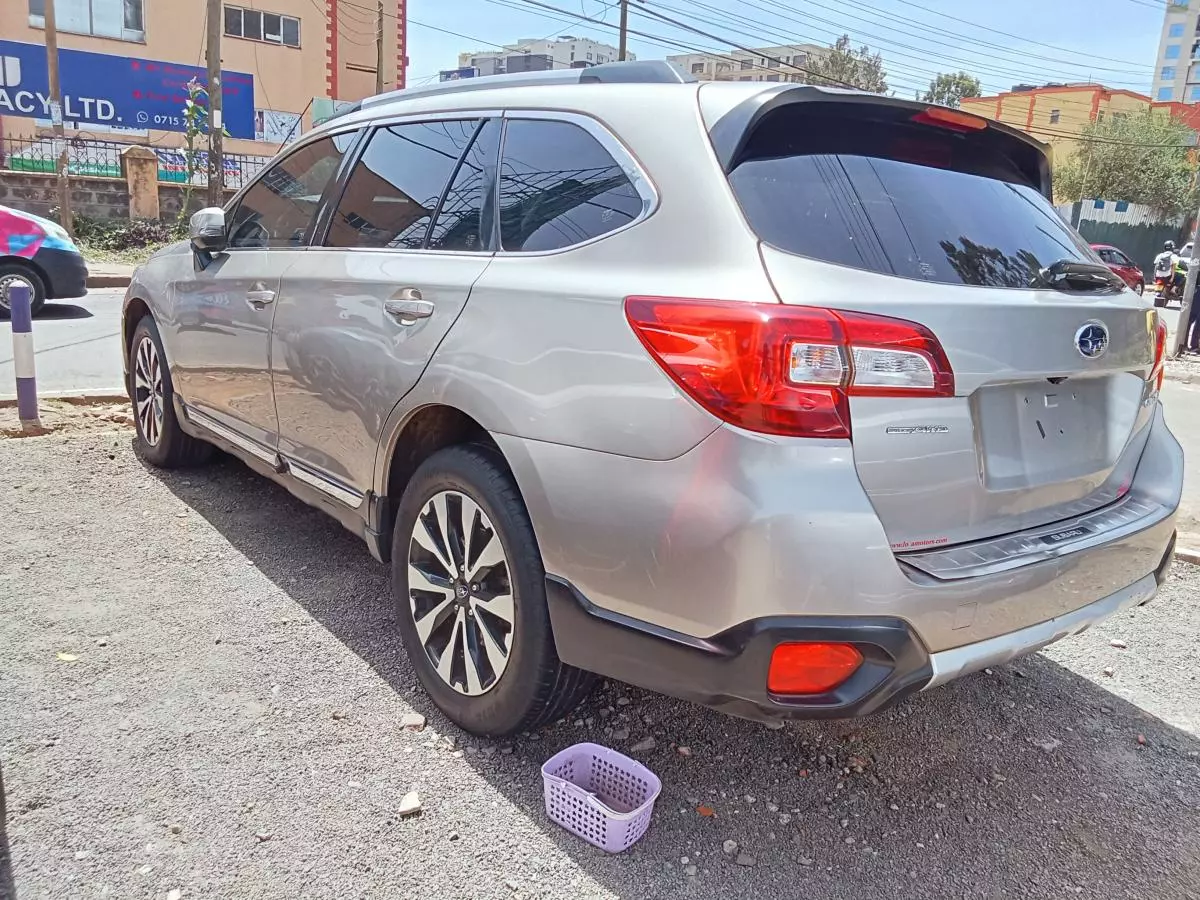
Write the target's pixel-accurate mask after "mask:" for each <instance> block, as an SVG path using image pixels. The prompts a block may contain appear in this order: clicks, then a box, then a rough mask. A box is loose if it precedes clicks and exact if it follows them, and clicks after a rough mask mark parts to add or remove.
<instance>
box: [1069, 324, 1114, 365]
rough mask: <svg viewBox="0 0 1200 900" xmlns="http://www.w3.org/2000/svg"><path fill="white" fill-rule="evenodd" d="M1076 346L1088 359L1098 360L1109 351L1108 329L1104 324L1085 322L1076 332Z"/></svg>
mask: <svg viewBox="0 0 1200 900" xmlns="http://www.w3.org/2000/svg"><path fill="white" fill-rule="evenodd" d="M1075 346H1076V347H1077V348H1078V349H1079V353H1080V354H1081V355H1082V356H1084V357H1086V358H1087V359H1098V358H1099V357H1101V356H1103V355H1104V353H1105V351H1106V350H1108V328H1107V327H1105V325H1104V323H1103V322H1085V323H1084V324H1083V327H1081V328H1080V329H1079V330H1078V331H1077V332H1075Z"/></svg>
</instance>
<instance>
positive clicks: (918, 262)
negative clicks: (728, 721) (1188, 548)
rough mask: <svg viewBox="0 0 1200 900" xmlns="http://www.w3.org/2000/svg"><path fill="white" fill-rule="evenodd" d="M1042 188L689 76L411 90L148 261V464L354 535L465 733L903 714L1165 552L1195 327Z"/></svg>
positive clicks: (1008, 149) (1141, 591) (1042, 178)
mask: <svg viewBox="0 0 1200 900" xmlns="http://www.w3.org/2000/svg"><path fill="white" fill-rule="evenodd" d="M1049 196H1050V172H1049V166H1048V162H1047V157H1046V154H1045V152H1044V148H1043V147H1042V145H1040V144H1038V143H1036V142H1034V141H1032V140H1031V139H1030V138H1029V137H1027V136H1026V135H1024V134H1021V133H1019V132H1017V131H1014V130H1011V129H1009V128H1006V127H1005V126H1003V125H999V124H997V123H994V122H989V121H986V120H984V119H980V118H977V117H975V116H972V115H967V114H964V113H962V112H959V111H955V110H949V109H945V108H941V107H934V106H928V105H925V104H919V103H912V102H907V101H902V100H897V99H894V98H888V97H880V96H875V95H868V94H859V93H853V92H844V91H835V90H826V89H822V88H818V87H811V86H805V85H792V84H763V83H717V84H703V85H701V84H696V83H689V82H688V81H687V80H686V79H685V78H684V77H683V76H680V75H679V74H678V73H676V72H675V70H673V69H671V68H670V67H668V66H667V65H666V64H652V63H622V64H611V65H602V66H597V67H595V68H591V69H586V70H571V71H567V72H555V73H532V74H528V75H524V76H499V77H495V78H481V79H477V80H474V81H469V82H456V83H453V84H448V85H439V86H434V87H431V88H423V89H414V90H407V91H400V92H397V93H393V94H386V95H382V96H379V97H374V98H371V99H369V100H366V101H363V102H362V103H361V104H360V106H359V108H357V109H355V110H352V111H350V112H348V113H346V114H343V115H341V116H340V117H338V118H337V119H335V120H333V121H331V122H329V123H326V124H325V125H323V126H321V127H319V128H317V129H315V130H314V131H312V132H311V133H310V134H308V135H306V136H305V137H304V138H303V139H301V140H300V141H298V142H297V143H296V144H294V145H293V146H290V147H288V148H286V149H284V150H283V151H282V152H281V153H280V155H279V156H278V157H277V158H276V159H275V160H274V161H273V162H272V163H271V164H270V165H269V166H267V167H266V169H265V170H264V171H263V172H262V173H261V174H260V175H259V176H258V177H257V178H256V179H255V180H254V181H253V183H251V184H249V185H248V186H247V187H246V188H245V189H243V190H242V191H241V192H240V193H239V194H238V195H237V196H235V197H234V198H233V199H232V200H231V201H230V202H229V203H228V205H227V206H226V207H225V209H224V210H221V209H208V210H203V211H201V212H199V213H197V214H196V216H195V217H194V218H193V221H192V239H191V241H190V242H188V243H184V244H180V245H177V246H174V247H171V248H168V249H166V250H164V251H162V252H161V253H159V254H157V255H156V256H155V257H154V258H153V259H151V260H150V261H149V262H148V263H147V264H146V265H145V266H144V267H143V268H141V269H140V271H139V272H138V274H137V276H136V278H135V279H134V281H133V284H132V285H131V286H130V289H129V293H128V297H127V299H126V303H125V310H124V340H125V351H126V359H127V372H128V379H127V381H128V390H129V394H130V398H131V400H132V402H133V406H134V409H135V411H136V420H137V429H138V436H137V444H138V448H139V450H140V452H141V454H142V455H143V456H144V457H145V459H146V460H148V461H149V462H150V463H152V464H154V465H157V466H162V467H167V468H169V467H175V466H183V465H194V464H199V463H201V462H203V461H204V460H205V459H206V458H208V456H209V454H210V451H211V449H212V447H214V446H215V447H219V448H220V449H222V450H223V451H225V452H227V453H230V454H233V455H234V456H236V457H238V458H239V459H241V460H242V461H244V462H245V464H246V465H248V466H250V467H252V468H253V469H255V470H257V471H258V472H261V473H262V474H263V475H265V476H267V477H268V478H271V479H273V480H275V481H276V482H278V483H279V484H281V485H283V486H284V487H286V488H287V489H288V490H289V491H291V492H292V493H293V494H295V495H296V496H297V497H299V498H301V499H302V500H304V501H305V502H307V503H309V504H312V505H313V506H316V507H318V508H320V509H322V510H325V511H326V512H328V513H329V514H331V515H332V516H334V517H335V518H336V519H337V520H338V521H340V522H341V523H342V524H343V525H344V526H345V527H346V528H348V529H350V530H351V531H353V532H354V533H356V534H359V535H361V536H362V538H363V539H364V541H365V542H366V544H367V547H368V548H369V550H370V552H371V553H372V554H373V555H374V556H375V557H376V558H377V559H379V560H380V561H381V562H385V563H390V565H391V571H392V583H393V590H394V593H395V604H396V622H397V624H398V626H399V629H400V633H401V635H402V636H403V640H404V644H405V646H406V648H407V651H408V654H409V656H410V658H411V662H412V666H413V668H414V669H415V671H416V674H417V676H418V678H419V679H420V681H421V683H422V684H423V685H424V687H425V688H426V690H427V691H428V692H429V694H430V696H431V697H432V698H433V700H434V702H435V703H436V704H437V705H438V706H439V707H440V708H441V709H442V710H443V711H444V712H445V713H446V715H448V716H449V717H450V718H451V719H452V720H454V721H455V722H456V723H458V724H459V725H460V726H462V727H463V728H465V729H467V730H468V731H471V732H476V733H480V734H491V735H501V734H508V733H511V732H515V731H520V730H524V729H528V728H531V727H534V726H537V725H538V724H540V723H543V722H546V721H548V720H552V719H555V718H557V717H560V716H563V715H565V714H566V713H567V712H568V711H569V710H570V709H571V708H572V706H574V705H575V704H576V703H577V702H578V701H579V700H580V699H581V698H582V697H583V696H584V695H585V694H586V692H587V691H588V689H589V687H590V686H591V684H592V683H593V681H594V680H595V678H596V676H597V675H601V676H609V677H612V678H617V679H620V680H623V681H626V682H631V683H633V684H637V685H641V686H643V687H646V688H651V689H653V690H656V691H661V692H664V693H666V694H670V695H674V696H676V697H680V698H684V699H687V700H691V701H694V702H697V703H701V704H705V705H707V706H711V707H714V708H716V709H720V710H723V711H725V712H728V713H731V714H734V715H738V716H743V717H747V718H751V719H757V720H763V721H773V720H776V719H780V718H788V717H800V718H803V717H846V716H855V715H862V714H867V713H871V712H873V711H875V710H879V709H880V708H882V707H884V706H886V705H888V704H891V703H894V702H896V701H897V700H899V699H900V698H902V697H904V696H906V695H908V694H910V693H912V692H914V691H919V690H922V689H925V688H929V687H933V686H935V685H938V684H941V683H943V682H945V681H947V680H949V679H952V678H955V677H957V676H959V675H962V674H964V673H967V672H971V671H974V670H977V669H981V668H983V667H984V666H988V665H993V664H996V663H1002V662H1004V661H1005V660H1008V659H1011V658H1013V657H1015V656H1018V655H1019V654H1023V653H1029V652H1031V651H1034V650H1036V649H1038V648H1039V647H1043V646H1045V645H1046V644H1048V643H1050V642H1051V641H1055V640H1057V639H1059V638H1061V637H1064V636H1066V635H1069V634H1072V633H1074V632H1078V631H1080V630H1082V629H1084V628H1086V627H1088V626H1089V625H1091V624H1092V623H1094V622H1096V621H1098V620H1100V619H1102V618H1104V617H1105V616H1109V615H1112V614H1113V613H1115V612H1117V611H1119V610H1122V609H1126V608H1128V607H1131V606H1134V605H1136V604H1141V603H1144V602H1146V601H1147V600H1149V599H1150V598H1151V597H1152V596H1153V595H1154V593H1155V590H1156V587H1157V585H1158V584H1159V583H1160V582H1161V581H1162V579H1163V577H1164V573H1165V571H1166V569H1167V567H1168V566H1169V565H1170V562H1171V558H1172V554H1173V549H1174V517H1175V511H1176V507H1177V505H1178V503H1179V497H1180V491H1181V485H1182V480H1183V454H1182V451H1181V450H1180V447H1179V444H1178V443H1177V442H1176V441H1175V439H1174V438H1173V437H1172V435H1171V433H1170V432H1169V431H1168V430H1167V427H1166V425H1165V423H1164V421H1163V413H1162V408H1161V406H1160V403H1159V388H1160V386H1161V382H1162V377H1163V356H1164V350H1165V346H1164V345H1165V339H1166V331H1165V328H1164V326H1163V324H1162V323H1161V321H1160V320H1159V319H1158V317H1157V314H1156V312H1155V311H1154V310H1153V309H1151V308H1148V307H1147V305H1146V304H1145V303H1143V302H1142V300H1141V299H1140V298H1139V297H1138V295H1137V294H1135V293H1133V292H1131V291H1129V290H1127V289H1126V288H1125V287H1124V286H1123V285H1122V283H1121V282H1120V280H1119V279H1117V278H1116V277H1115V276H1113V275H1112V274H1111V272H1110V271H1109V270H1108V268H1107V267H1106V266H1104V265H1103V264H1102V263H1101V262H1100V261H1099V260H1098V259H1097V258H1096V257H1095V256H1094V255H1093V254H1092V252H1091V250H1090V249H1089V248H1088V246H1087V244H1086V243H1085V242H1084V241H1083V240H1082V239H1081V238H1080V237H1079V235H1078V234H1076V233H1075V232H1074V231H1072V230H1071V229H1070V228H1069V227H1068V226H1067V225H1066V224H1064V223H1063V221H1062V220H1061V219H1060V218H1059V217H1058V215H1057V214H1056V213H1055V211H1054V209H1053V208H1052V206H1051V204H1050V201H1049V200H1048V197H1049Z"/></svg>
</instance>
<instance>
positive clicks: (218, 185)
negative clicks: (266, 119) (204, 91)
mask: <svg viewBox="0 0 1200 900" xmlns="http://www.w3.org/2000/svg"><path fill="white" fill-rule="evenodd" d="M223 21H224V16H223V15H222V9H221V0H208V34H207V36H206V41H205V52H206V53H207V56H206V58H205V61H206V62H207V63H208V205H209V206H224V205H225V190H224V186H225V159H224V155H223V149H222V144H223V137H224V132H225V123H224V122H223V121H222V118H221V110H222V108H223V107H224V102H223V101H224V91H225V86H224V85H223V84H221V23H222V22H223ZM184 212H187V210H184Z"/></svg>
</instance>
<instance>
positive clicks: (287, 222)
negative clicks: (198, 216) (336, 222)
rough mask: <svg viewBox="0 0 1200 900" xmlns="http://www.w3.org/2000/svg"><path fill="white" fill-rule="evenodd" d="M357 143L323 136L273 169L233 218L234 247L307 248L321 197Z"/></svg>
mask: <svg viewBox="0 0 1200 900" xmlns="http://www.w3.org/2000/svg"><path fill="white" fill-rule="evenodd" d="M353 140H354V135H352V134H343V135H338V136H336V137H333V138H323V139H322V140H319V141H316V142H314V143H311V144H308V145H306V146H304V147H301V148H300V149H299V150H297V151H295V152H294V153H289V154H288V155H287V156H286V157H285V158H283V159H281V160H280V161H279V162H277V163H275V164H274V165H272V166H271V167H270V168H268V169H267V170H266V172H264V173H263V176H262V177H261V178H259V179H258V181H256V182H255V183H254V184H253V185H252V186H251V187H250V190H248V191H247V192H246V193H245V195H244V196H243V197H242V199H241V201H240V202H239V203H238V205H237V208H236V209H235V210H234V211H233V214H232V215H231V216H230V225H229V246H230V247H302V246H305V245H306V244H307V243H308V240H309V237H310V234H311V232H312V225H313V220H314V218H315V217H316V214H317V207H318V205H320V202H321V195H322V194H323V193H324V192H325V189H326V188H327V187H328V186H329V183H330V182H331V181H333V178H334V176H335V175H336V174H337V170H338V166H339V165H341V162H342V156H343V155H344V154H345V152H346V150H347V149H349V147H350V144H351V143H352V142H353Z"/></svg>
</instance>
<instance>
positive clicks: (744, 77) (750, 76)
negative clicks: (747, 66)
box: [738, 75, 754, 81]
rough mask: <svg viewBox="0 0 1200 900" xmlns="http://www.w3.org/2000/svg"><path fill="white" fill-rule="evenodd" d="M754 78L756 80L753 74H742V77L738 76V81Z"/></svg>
mask: <svg viewBox="0 0 1200 900" xmlns="http://www.w3.org/2000/svg"><path fill="white" fill-rule="evenodd" d="M753 80H754V76H753V75H742V76H741V77H740V78H738V81H753Z"/></svg>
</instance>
